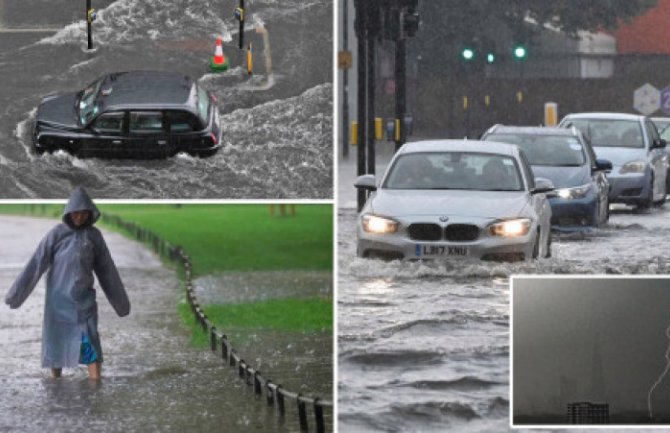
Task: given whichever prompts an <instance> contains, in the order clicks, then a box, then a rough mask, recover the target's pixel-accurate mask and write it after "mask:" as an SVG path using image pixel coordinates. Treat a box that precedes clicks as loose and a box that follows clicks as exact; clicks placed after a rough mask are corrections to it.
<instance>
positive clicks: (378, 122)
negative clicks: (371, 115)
mask: <svg viewBox="0 0 670 433" xmlns="http://www.w3.org/2000/svg"><path fill="white" fill-rule="evenodd" d="M383 138H384V133H383V132H382V118H381V117H375V140H382V139H383Z"/></svg>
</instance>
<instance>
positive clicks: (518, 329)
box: [512, 277, 670, 418]
mask: <svg viewBox="0 0 670 433" xmlns="http://www.w3.org/2000/svg"><path fill="white" fill-rule="evenodd" d="M512 296H513V305H512V320H513V349H512V351H513V356H514V359H513V387H514V388H513V411H514V415H537V414H540V413H545V414H547V413H554V414H561V415H564V414H565V411H566V404H567V403H568V402H574V401H592V402H607V403H609V404H610V413H611V414H614V413H617V412H622V411H623V412H628V411H643V412H646V411H647V394H648V392H649V390H650V388H651V386H652V385H653V384H654V382H655V381H656V379H657V378H658V376H659V375H660V374H661V373H662V372H663V370H664V369H665V365H666V361H665V358H664V357H665V352H666V350H667V348H668V339H667V337H666V336H665V332H666V329H667V328H668V326H670V279H663V278H654V279H648V278H644V279H642V278H630V277H626V278H597V279H593V278H588V279H587V278H569V279H568V278H541V279H520V278H515V279H514V282H513V294H512ZM652 403H653V407H654V415H655V418H658V415H661V413H662V412H664V413H665V416H666V417H670V373H668V375H667V376H666V377H665V380H664V381H663V383H661V385H659V386H658V387H657V388H656V389H655V391H654V393H653V396H652ZM657 414H658V415H657Z"/></svg>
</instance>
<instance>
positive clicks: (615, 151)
mask: <svg viewBox="0 0 670 433" xmlns="http://www.w3.org/2000/svg"><path fill="white" fill-rule="evenodd" d="M593 150H594V151H595V152H596V156H597V157H598V158H602V159H608V160H610V161H611V162H612V165H614V166H617V167H620V166H622V165H624V164H625V163H627V162H630V161H646V160H647V149H644V148H630V147H594V148H593Z"/></svg>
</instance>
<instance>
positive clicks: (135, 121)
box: [128, 111, 163, 134]
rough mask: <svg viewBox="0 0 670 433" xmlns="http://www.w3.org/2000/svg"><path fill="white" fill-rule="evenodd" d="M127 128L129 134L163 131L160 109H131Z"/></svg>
mask: <svg viewBox="0 0 670 433" xmlns="http://www.w3.org/2000/svg"><path fill="white" fill-rule="evenodd" d="M128 130H129V131H130V133H131V134H133V133H134V134H147V133H158V132H162V131H163V113H161V112H160V111H131V112H130V123H129V127H128Z"/></svg>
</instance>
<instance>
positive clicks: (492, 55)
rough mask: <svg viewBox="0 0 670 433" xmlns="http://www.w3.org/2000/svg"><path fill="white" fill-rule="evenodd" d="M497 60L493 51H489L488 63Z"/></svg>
mask: <svg viewBox="0 0 670 433" xmlns="http://www.w3.org/2000/svg"><path fill="white" fill-rule="evenodd" d="M495 61H496V55H495V54H493V53H488V54H487V55H486V63H493V62H495Z"/></svg>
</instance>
